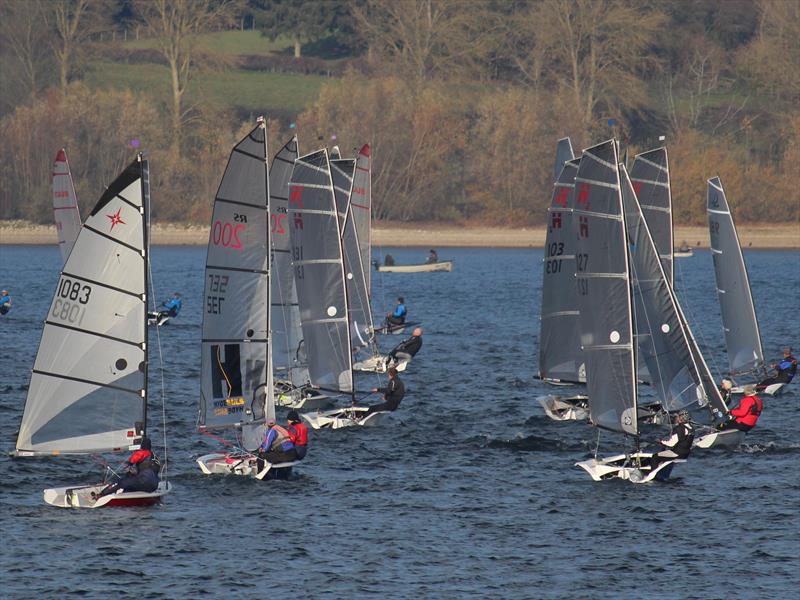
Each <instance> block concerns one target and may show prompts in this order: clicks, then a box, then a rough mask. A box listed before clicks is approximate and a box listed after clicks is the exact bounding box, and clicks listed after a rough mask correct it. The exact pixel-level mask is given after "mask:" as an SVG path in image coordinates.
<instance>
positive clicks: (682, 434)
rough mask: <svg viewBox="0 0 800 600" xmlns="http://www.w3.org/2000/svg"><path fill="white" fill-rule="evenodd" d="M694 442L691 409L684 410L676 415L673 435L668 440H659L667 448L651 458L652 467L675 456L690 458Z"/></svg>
mask: <svg viewBox="0 0 800 600" xmlns="http://www.w3.org/2000/svg"><path fill="white" fill-rule="evenodd" d="M692 442H694V426H693V425H692V423H691V420H690V415H689V411H688V410H682V411H680V412H679V413H678V414H677V415H675V426H674V427H673V428H672V435H671V436H670V437H669V438H667V439H666V440H659V441H658V443H659V444H661V445H662V446H664V447H665V448H664V450H662V451H661V452H657V453H655V454H654V455H653V457H652V458H651V459H650V464H651V466H652V468H656V467H657V466H658V465H659V464H660V463H662V462H665V461H668V460H672V459H674V458H688V457H689V454H690V453H691V452H692Z"/></svg>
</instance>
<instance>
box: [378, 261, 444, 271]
mask: <svg viewBox="0 0 800 600" xmlns="http://www.w3.org/2000/svg"><path fill="white" fill-rule="evenodd" d="M452 270H453V261H452V260H443V261H440V262H435V263H423V264H420V265H378V272H379V273H435V272H444V271H446V272H449V271H452Z"/></svg>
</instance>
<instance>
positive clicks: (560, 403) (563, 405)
mask: <svg viewBox="0 0 800 600" xmlns="http://www.w3.org/2000/svg"><path fill="white" fill-rule="evenodd" d="M537 400H538V401H539V404H541V405H542V408H543V409H544V412H545V414H546V415H547V416H548V417H550V418H551V419H553V420H554V421H583V420H585V419H588V418H589V403H588V400H589V398H588V396H571V397H569V398H562V397H561V396H553V395H550V396H539V397H538V398H537Z"/></svg>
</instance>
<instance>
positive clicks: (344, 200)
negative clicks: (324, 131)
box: [329, 158, 356, 232]
mask: <svg viewBox="0 0 800 600" xmlns="http://www.w3.org/2000/svg"><path fill="white" fill-rule="evenodd" d="M329 164H330V169H331V180H332V181H333V192H334V196H335V200H336V214H337V215H338V217H339V232H342V231H344V219H345V217H346V216H347V206H348V204H350V191H351V190H352V188H353V173H354V171H355V168H356V161H354V160H353V159H351V158H332V159H331V160H330V163H329Z"/></svg>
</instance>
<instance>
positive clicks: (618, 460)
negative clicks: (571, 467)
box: [575, 452, 686, 483]
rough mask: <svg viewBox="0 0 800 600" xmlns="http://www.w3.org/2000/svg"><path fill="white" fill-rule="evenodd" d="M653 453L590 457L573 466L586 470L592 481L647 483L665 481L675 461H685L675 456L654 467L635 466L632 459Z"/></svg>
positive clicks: (651, 455)
mask: <svg viewBox="0 0 800 600" xmlns="http://www.w3.org/2000/svg"><path fill="white" fill-rule="evenodd" d="M653 456H654V454H652V453H649V452H637V453H636V454H617V455H615V456H609V457H608V458H602V459H597V458H590V459H589V460H583V461H580V462H576V463H575V466H576V467H580V468H582V469H583V470H584V471H586V472H587V473H588V474H589V476H590V477H591V478H592V479H593V480H594V481H603V480H606V479H617V478H618V479H624V480H627V481H630V482H631V483H649V482H651V481H666V480H667V479H669V476H670V475H671V474H672V467H673V466H674V465H675V463H682V462H686V460H685V459H681V458H676V459H672V460H665V461H664V462H662V463H659V464H658V466H656V468H655V469H653V468H650V467H647V466H641V467H639V466H637V465H636V464H635V463H634V462H633V461H634V459H637V458H638V459H649V458H652V457H653Z"/></svg>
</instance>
